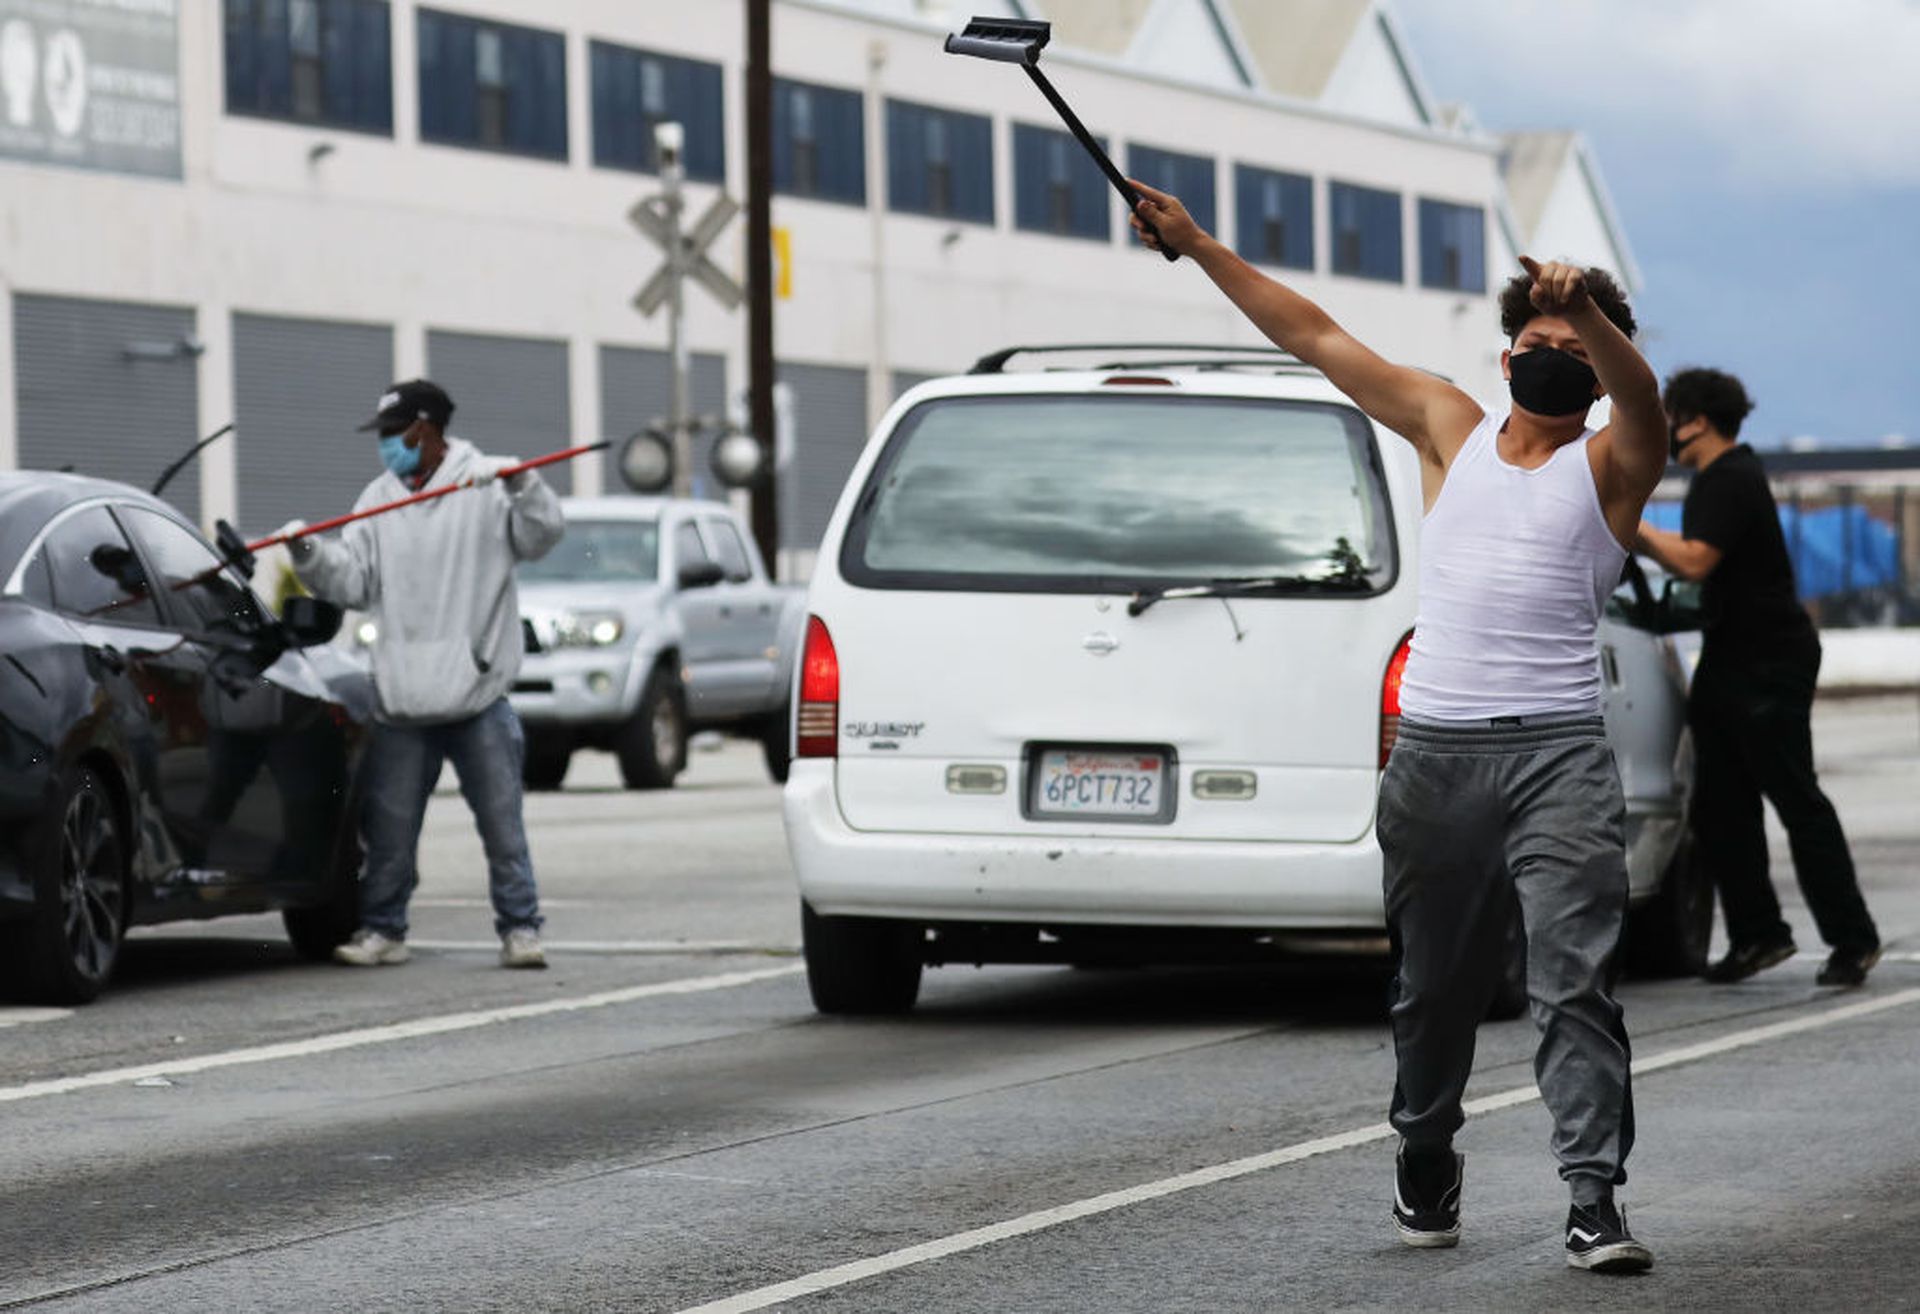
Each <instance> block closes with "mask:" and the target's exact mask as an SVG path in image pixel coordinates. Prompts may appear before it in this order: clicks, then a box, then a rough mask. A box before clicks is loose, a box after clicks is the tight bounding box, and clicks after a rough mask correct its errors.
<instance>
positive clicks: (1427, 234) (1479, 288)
mask: <svg viewBox="0 0 1920 1314" xmlns="http://www.w3.org/2000/svg"><path fill="white" fill-rule="evenodd" d="M1420 286H1421V287H1438V288H1447V289H1449V290H1451V291H1454V292H1485V291H1486V290H1487V212H1486V211H1485V210H1483V209H1481V208H1480V207H1479V206H1477V205H1450V204H1448V203H1447V202H1445V201H1429V200H1427V199H1426V198H1425V197H1421V198H1420Z"/></svg>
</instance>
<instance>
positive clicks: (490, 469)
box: [473, 456, 533, 494]
mask: <svg viewBox="0 0 1920 1314" xmlns="http://www.w3.org/2000/svg"><path fill="white" fill-rule="evenodd" d="M519 464H520V458H519V457H517V456H483V457H481V458H480V461H479V465H478V468H477V469H476V470H475V472H474V476H473V486H474V487H475V488H485V487H486V486H487V485H488V484H490V483H492V482H493V481H494V480H496V479H498V478H499V477H500V472H501V471H502V470H511V469H512V468H513V467H514V466H516V465H519ZM532 473H533V472H532V471H531V470H522V471H521V472H520V473H519V474H517V475H512V476H509V477H508V479H507V491H508V492H509V493H516V494H517V493H524V492H526V491H527V485H528V484H529V482H530V479H529V476H530V475H532Z"/></svg>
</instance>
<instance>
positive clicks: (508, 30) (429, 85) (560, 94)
mask: <svg viewBox="0 0 1920 1314" xmlns="http://www.w3.org/2000/svg"><path fill="white" fill-rule="evenodd" d="M419 38H420V139H421V140H422V141H428V142H436V143H439V144H441V145H447V146H477V147H481V148H483V149H486V150H497V151H507V152H511V153H512V154H515V155H534V156H539V157H540V158H542V159H550V160H564V159H566V158H567V50H566V38H565V37H563V36H562V35H561V34H560V33H558V32H542V31H538V30H536V29H534V28H530V27H515V26H513V25H511V24H507V23H492V22H483V21H481V20H479V19H473V18H465V17H462V16H460V15H457V14H443V13H439V12H436V11H435V10H431V9H422V10H421V11H420V28H419Z"/></svg>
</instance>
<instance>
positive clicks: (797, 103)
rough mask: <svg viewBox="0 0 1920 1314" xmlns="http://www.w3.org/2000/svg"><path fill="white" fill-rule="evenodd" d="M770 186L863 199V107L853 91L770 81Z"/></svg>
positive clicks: (791, 192)
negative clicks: (771, 167) (771, 108)
mask: <svg viewBox="0 0 1920 1314" xmlns="http://www.w3.org/2000/svg"><path fill="white" fill-rule="evenodd" d="M773 190H774V191H776V192H779V193H780V194H781V195H783V196H806V197H811V198H812V199H814V200H819V201H845V202H847V203H848V204H850V205H865V204H866V203H867V125H866V106H865V102H864V101H863V100H862V98H861V95H860V93H859V92H857V91H841V90H839V89H837V88H834V87H818V86H814V85H813V84H812V83H810V82H790V81H788V80H787V79H785V78H775V79H774V80H773Z"/></svg>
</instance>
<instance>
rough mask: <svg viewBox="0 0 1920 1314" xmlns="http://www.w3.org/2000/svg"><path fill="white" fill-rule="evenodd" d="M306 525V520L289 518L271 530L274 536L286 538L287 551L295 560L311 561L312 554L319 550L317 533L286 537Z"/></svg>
mask: <svg viewBox="0 0 1920 1314" xmlns="http://www.w3.org/2000/svg"><path fill="white" fill-rule="evenodd" d="M306 527H307V522H306V521H304V520H289V521H287V523H286V524H284V525H282V526H280V528H278V529H276V530H274V531H273V533H274V537H276V538H286V539H287V552H288V553H289V554H290V555H291V556H292V557H293V559H294V560H295V561H311V560H312V559H313V554H314V553H316V552H318V551H319V550H320V537H319V535H317V534H314V535H309V536H308V537H306V538H289V537H287V536H288V535H291V534H297V533H299V532H300V531H301V530H303V529H305V528H306Z"/></svg>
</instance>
